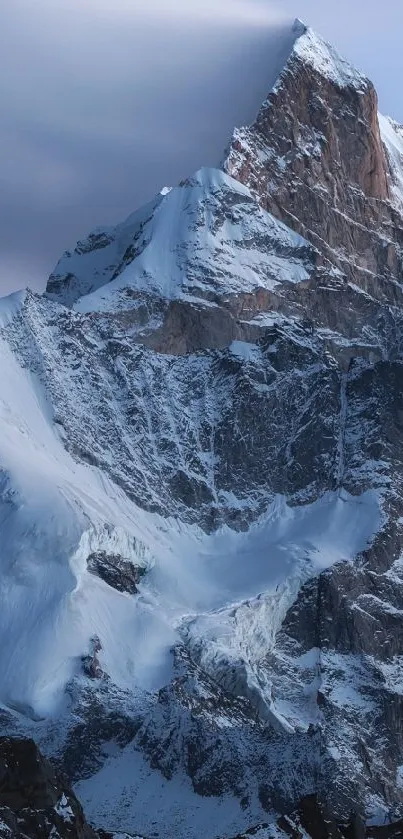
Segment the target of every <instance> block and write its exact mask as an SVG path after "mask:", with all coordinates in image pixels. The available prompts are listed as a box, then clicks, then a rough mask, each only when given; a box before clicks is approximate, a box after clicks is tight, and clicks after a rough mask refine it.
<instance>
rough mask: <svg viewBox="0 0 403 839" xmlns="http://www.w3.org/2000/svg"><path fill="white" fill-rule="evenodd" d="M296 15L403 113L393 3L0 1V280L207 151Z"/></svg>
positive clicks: (213, 152) (51, 259) (39, 281)
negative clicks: (349, 61)
mask: <svg viewBox="0 0 403 839" xmlns="http://www.w3.org/2000/svg"><path fill="white" fill-rule="evenodd" d="M296 16H298V17H300V18H302V19H303V20H304V22H305V23H308V24H309V25H311V26H313V27H314V28H315V29H316V30H317V31H318V32H320V33H321V34H322V35H323V36H324V37H326V38H327V39H328V40H331V41H332V42H333V43H334V44H335V46H336V47H338V48H339V49H340V51H341V52H342V53H343V54H344V55H345V57H346V58H348V59H349V60H351V61H352V62H353V63H354V64H356V65H357V66H358V67H359V68H360V69H362V70H363V71H364V72H365V73H366V74H367V75H368V76H369V77H370V78H371V79H372V80H373V81H374V82H375V84H376V86H377V88H378V92H379V96H380V106H381V110H383V111H384V112H386V113H391V114H392V115H393V116H394V117H395V118H396V119H398V120H400V121H402V122H403V99H402V97H401V92H400V80H401V78H402V76H403V53H402V51H401V31H402V26H403V3H402V2H401V0H384V1H383V3H382V14H380V13H379V0H376V2H375V0H354V4H352V2H351V0H338V2H337V3H325V2H323V0H147V2H144V0H57V3H56V2H55V0H8V2H6V3H3V4H1V10H0V56H1V70H2V72H1V73H0V101H1V103H2V114H1V121H0V294H6V293H9V292H10V291H13V290H15V289H17V288H21V287H24V286H27V285H29V286H31V287H32V288H35V289H38V290H40V289H42V288H44V286H45V283H46V279H47V276H48V275H49V273H50V272H51V270H52V269H53V267H54V265H55V264H56V262H57V260H58V258H59V257H60V256H61V254H62V252H63V251H64V250H66V249H67V248H71V247H73V246H74V244H75V242H76V240H77V239H78V238H80V237H83V236H84V235H86V234H87V233H88V232H89V231H90V230H91V229H92V228H94V227H95V226H97V225H102V224H114V223H118V222H119V221H122V220H123V219H124V218H125V216H126V215H128V214H129V213H130V212H132V211H133V210H134V209H135V208H136V207H138V206H139V205H140V204H142V203H144V202H145V201H147V200H149V199H150V198H151V197H152V196H153V195H154V193H155V192H157V191H158V190H159V189H160V188H161V187H162V186H165V185H172V184H175V183H177V182H178V181H179V180H180V179H181V178H182V177H185V176H186V175H188V174H190V173H191V172H193V171H195V170H196V169H197V168H198V167H200V166H202V165H217V164H218V163H219V161H220V158H221V157H222V154H223V150H224V148H225V146H226V144H227V143H228V140H229V138H230V135H231V131H232V128H233V127H234V126H235V125H237V124H244V123H247V122H250V121H251V120H252V119H253V117H254V115H255V113H256V111H257V109H258V107H259V105H260V103H261V101H262V100H263V99H264V98H265V95H266V94H267V92H268V90H269V89H270V87H271V85H272V84H273V82H274V80H275V77H276V74H277V72H278V70H279V69H280V67H281V64H282V61H283V60H284V57H285V55H286V54H287V50H288V49H289V38H290V25H291V23H292V20H293V19H294V18H295V17H296Z"/></svg>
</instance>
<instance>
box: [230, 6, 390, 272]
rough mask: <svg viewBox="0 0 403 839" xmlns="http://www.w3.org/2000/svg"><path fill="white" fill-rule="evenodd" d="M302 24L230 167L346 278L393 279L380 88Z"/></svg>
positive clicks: (233, 149) (237, 139) (236, 144)
mask: <svg viewBox="0 0 403 839" xmlns="http://www.w3.org/2000/svg"><path fill="white" fill-rule="evenodd" d="M295 31H296V35H297V37H296V40H295V43H294V47H293V50H292V52H291V54H290V56H289V58H288V61H287V63H286V65H285V67H284V69H283V71H282V72H281V74H280V76H279V78H278V80H277V82H276V84H275V86H274V88H273V89H272V90H271V92H270V93H269V95H268V97H267V99H266V101H265V102H264V103H263V105H262V107H261V109H260V111H259V113H258V115H257V118H256V120H255V122H254V123H253V124H252V125H251V126H250V127H248V128H241V129H237V130H236V131H235V132H234V135H233V139H232V143H231V146H230V149H229V152H228V155H227V157H226V160H225V163H224V168H225V170H226V171H227V172H228V173H229V174H231V175H232V176H233V177H234V178H237V179H238V180H240V181H241V182H242V183H244V184H246V185H247V186H248V187H249V188H250V189H251V191H252V193H253V194H254V195H255V196H256V197H257V198H258V200H259V202H260V203H261V205H262V206H263V207H264V208H265V209H267V210H269V212H271V213H273V214H274V215H275V216H277V217H278V218H280V219H281V220H282V221H284V222H286V223H287V224H288V225H289V226H290V227H292V228H293V229H295V230H297V231H298V232H299V233H301V234H302V235H303V236H305V237H306V238H307V239H308V240H310V241H311V242H312V243H313V244H314V245H315V246H316V247H318V248H319V249H320V250H321V251H322V252H323V253H324V255H325V256H326V257H327V258H328V259H329V261H330V263H331V264H332V265H333V266H334V267H336V268H337V269H338V270H339V271H340V270H341V271H342V274H343V275H344V276H345V277H346V278H347V279H352V280H353V281H354V282H355V283H357V284H359V285H361V286H363V287H366V285H367V283H368V279H369V276H370V274H371V273H372V274H376V275H378V276H383V277H385V278H396V277H397V276H398V275H399V273H400V270H401V259H400V255H399V248H396V245H395V244H392V243H391V242H390V235H389V231H390V227H391V225H396V207H395V205H394V204H392V203H391V192H390V169H389V164H388V159H387V156H386V154H385V149H384V145H383V143H382V139H381V133H380V128H379V121H378V113H377V106H378V102H377V95H376V91H375V89H374V87H373V85H372V83H371V82H370V81H369V80H368V79H366V78H365V77H364V76H363V75H362V74H361V73H360V72H358V71H357V70H355V69H354V68H353V67H352V66H351V65H350V64H348V63H347V62H346V61H345V60H344V59H342V58H341V57H340V56H339V55H338V53H337V51H336V50H335V49H334V48H333V47H331V46H330V45H329V44H327V43H326V42H325V41H324V40H322V39H321V38H320V37H319V36H318V35H316V34H315V33H314V32H313V31H312V30H311V29H309V28H307V27H305V26H304V24H302V23H301V22H300V21H296V23H295ZM397 226H398V227H399V225H397ZM398 239H399V241H398V242H397V243H396V244H398V245H401V244H402V234H401V231H400V232H399V231H398ZM368 272H369V273H368Z"/></svg>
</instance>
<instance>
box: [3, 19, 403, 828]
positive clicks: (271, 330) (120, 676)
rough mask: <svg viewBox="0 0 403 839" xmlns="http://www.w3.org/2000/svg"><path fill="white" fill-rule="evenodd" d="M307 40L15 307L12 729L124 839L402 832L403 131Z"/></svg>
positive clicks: (8, 370) (7, 710)
mask: <svg viewBox="0 0 403 839" xmlns="http://www.w3.org/2000/svg"><path fill="white" fill-rule="evenodd" d="M294 34H295V42H294V46H293V49H292V52H291V54H290V56H289V58H288V61H287V63H286V64H285V66H284V69H283V71H282V73H281V75H280V77H279V79H278V81H277V83H276V85H275V87H274V88H273V90H272V91H271V92H270V93H269V94H268V98H267V100H266V101H265V102H264V103H263V105H262V108H261V110H260V112H259V114H258V116H257V118H256V121H255V122H254V123H253V125H251V126H249V127H247V128H237V129H236V130H235V132H234V136H233V138H232V141H231V143H230V146H229V148H228V150H227V152H226V154H225V159H224V162H223V166H222V169H221V170H212V169H202V170H200V171H199V172H197V173H196V174H195V175H194V176H192V177H189V178H188V179H187V180H186V181H184V182H183V183H181V184H179V185H178V186H175V187H173V188H164V189H163V190H162V191H161V193H160V194H159V195H158V196H156V198H155V200H153V201H152V202H151V203H150V204H148V205H147V206H146V207H144V208H142V209H140V210H138V211H137V212H135V213H134V214H133V215H131V216H130V217H129V218H128V219H127V220H126V221H125V222H123V223H122V224H120V225H118V226H117V227H116V228H105V229H97V230H95V231H93V232H92V233H91V234H90V235H89V236H88V237H87V238H86V239H85V240H83V241H81V242H79V243H78V244H77V246H76V248H75V250H74V251H73V252H67V253H65V254H64V256H63V257H62V259H61V260H60V262H59V264H58V265H57V267H56V268H55V270H54V272H53V273H52V275H51V277H50V279H49V281H48V286H47V292H46V294H45V295H42V296H39V295H35V294H33V293H32V292H29V291H27V292H23V293H19V294H16V295H12V296H11V297H9V298H4V299H3V300H2V301H0V324H1V329H0V358H1V364H0V382H1V386H0V416H1V431H2V433H1V437H0V468H1V472H0V493H1V494H0V517H1V544H0V563H1V565H0V568H1V575H0V603H1V608H0V634H1V638H2V639H3V643H2V645H1V647H0V701H1V704H2V711H1V713H2V721H3V726H4V730H5V731H7V733H13V732H14V733H18V734H21V733H24V734H29V735H31V736H34V738H35V739H36V740H37V741H38V742H39V743H40V744H41V746H42V748H43V750H44V751H45V752H46V753H47V754H48V755H50V756H52V757H53V758H54V759H56V760H57V761H58V763H59V764H60V765H61V766H62V767H63V769H64V770H65V771H66V772H67V773H68V775H69V777H70V779H72V780H74V781H75V782H76V789H77V792H78V794H79V797H80V798H81V800H82V801H83V803H84V804H85V807H86V812H87V815H88V816H89V817H90V819H91V821H92V822H93V823H94V824H96V825H97V826H98V827H99V826H103V827H104V828H106V829H109V830H115V831H120V832H122V831H127V832H129V833H131V834H134V833H136V832H140V833H141V834H144V835H146V836H150V835H154V836H156V837H162V836H166V835H169V836H176V837H178V839H182V837H183V839H200V837H202V836H203V837H205V839H213V838H214V837H217V836H219V837H221V839H230V837H234V836H235V835H236V834H238V835H240V834H241V833H243V832H244V831H248V830H250V829H253V828H254V827H255V826H256V825H259V824H260V825H262V824H263V823H264V824H270V823H271V822H272V823H273V826H272V827H270V826H269V827H265V828H262V830H264V831H266V832H264V833H262V834H260V833H259V834H258V835H259V836H260V835H262V836H267V837H268V836H280V835H283V834H281V833H279V832H278V830H280V828H278V826H276V825H277V821H276V820H277V819H278V816H279V814H280V815H281V814H285V813H289V812H290V813H291V812H292V811H295V810H296V809H297V808H298V806H299V802H300V801H301V800H302V799H304V800H305V798H306V796H312V795H316V796H317V800H318V801H320V803H321V806H322V805H323V806H324V807H326V808H327V812H329V813H330V816H332V817H333V818H334V819H335V820H336V821H337V820H339V821H340V820H341V821H348V819H349V817H350V814H351V812H352V811H353V812H354V813H355V814H356V817H357V819H360V820H361V822H364V821H367V822H368V823H370V824H383V823H384V822H386V821H387V820H393V819H396V820H397V819H398V818H399V817H401V816H402V812H403V752H402V750H403V739H402V728H401V715H402V696H403V676H402V656H403V641H402V639H403V632H402V629H403V626H402V617H403V611H402V608H401V604H402V595H403V591H402V589H403V564H402V559H401V547H402V537H403V505H402V500H401V489H400V486H401V477H402V472H403V461H402V451H403V449H402V445H401V442H402V431H403V426H402V416H403V366H402V337H403V318H402V303H403V284H402V246H403V210H402V201H403V186H402V184H403V129H402V128H400V127H399V126H397V125H396V123H394V122H393V120H390V119H386V118H384V117H381V116H379V115H378V114H377V100H376V94H375V91H374V88H373V86H372V85H371V83H370V82H369V81H368V80H367V79H366V78H365V77H363V76H362V75H361V74H360V73H358V72H357V71H355V70H354V68H352V67H351V66H350V65H348V64H347V63H346V62H345V61H343V60H342V59H341V58H340V57H339V56H338V55H337V53H336V52H335V51H334V49H333V48H332V47H330V46H329V45H327V44H326V43H325V42H323V41H322V40H321V39H320V38H319V37H318V36H317V35H315V34H314V33H313V32H312V31H311V30H310V29H307V28H306V27H305V26H304V25H303V24H301V23H300V22H297V23H296V25H295V29H294ZM298 818H299V817H298ZM275 823H276V824H275ZM296 829H297V828H296ZM304 829H305V828H304ZM289 835H291V834H289ZM295 835H298V834H295Z"/></svg>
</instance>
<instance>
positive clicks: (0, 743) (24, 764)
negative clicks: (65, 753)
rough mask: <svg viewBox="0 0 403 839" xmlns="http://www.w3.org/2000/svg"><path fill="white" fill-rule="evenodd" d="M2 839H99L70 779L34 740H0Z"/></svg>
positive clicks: (0, 816)
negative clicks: (88, 822) (53, 765)
mask: <svg viewBox="0 0 403 839" xmlns="http://www.w3.org/2000/svg"><path fill="white" fill-rule="evenodd" d="M0 836H1V837H2V839H49V837H52V839H97V836H98V834H97V833H96V832H95V831H94V830H93V829H92V828H91V827H90V825H89V824H87V822H86V820H85V816H84V813H83V810H82V807H81V805H80V803H79V802H78V800H77V798H76V796H75V795H74V793H73V791H72V789H71V788H70V786H69V784H68V782H67V780H66V779H65V778H63V777H61V776H60V775H58V774H57V773H56V772H55V770H54V769H53V767H52V765H51V764H50V763H49V761H48V760H45V758H44V757H42V755H41V753H40V751H39V749H38V747H37V746H36V745H35V743H34V742H33V740H18V739H14V738H8V737H1V738H0Z"/></svg>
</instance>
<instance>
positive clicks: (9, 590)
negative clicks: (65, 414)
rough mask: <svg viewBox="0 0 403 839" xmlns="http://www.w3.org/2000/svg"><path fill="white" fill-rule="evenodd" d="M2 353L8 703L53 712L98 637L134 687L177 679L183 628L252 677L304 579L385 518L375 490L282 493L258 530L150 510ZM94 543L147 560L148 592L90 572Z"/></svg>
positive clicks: (1, 598) (208, 653) (111, 667)
mask: <svg viewBox="0 0 403 839" xmlns="http://www.w3.org/2000/svg"><path fill="white" fill-rule="evenodd" d="M21 305H22V303H21V302H20V303H19V302H18V300H16V299H15V297H13V298H12V299H11V300H9V301H5V302H3V304H2V309H3V321H4V319H6V320H7V321H8V323H9V319H10V317H11V318H12V317H13V312H14V316H15V314H16V313H18V308H19V306H21ZM0 358H1V365H0V422H1V427H2V435H1V440H0V459H1V464H2V469H3V471H2V473H1V508H0V509H1V533H2V540H1V546H0V563H1V565H0V567H1V575H0V635H1V637H7V639H8V641H9V643H7V644H6V645H2V647H1V651H0V674H1V676H0V698H1V700H2V701H3V702H4V703H5V704H8V705H10V706H12V707H16V708H19V709H25V710H26V711H27V712H28V713H30V714H31V715H34V716H41V715H47V714H49V713H50V714H52V713H55V712H56V711H57V708H58V704H59V703H60V702H61V701H62V699H63V691H64V688H65V685H66V683H67V682H68V681H69V680H70V679H71V678H72V677H73V675H75V674H77V673H79V672H80V671H81V656H83V655H85V654H86V653H87V652H88V650H89V647H90V640H91V638H92V637H93V636H95V635H97V636H99V638H100V640H101V644H102V653H101V655H100V660H101V664H102V666H103V667H104V669H105V670H106V672H108V674H109V675H110V677H111V679H112V680H113V682H115V683H116V684H117V685H119V686H120V687H123V688H126V689H130V690H131V691H133V692H136V691H140V692H141V691H154V690H156V689H158V688H159V687H161V686H162V685H164V684H166V683H167V682H168V681H169V678H170V673H171V657H170V649H171V647H172V645H173V644H175V642H177V641H178V640H180V639H187V643H188V644H189V645H190V646H191V647H192V648H193V649H194V650H196V648H198V649H200V655H201V656H202V658H203V663H204V666H205V668H206V670H210V671H211V672H213V671H214V669H215V668H216V665H217V659H218V658H219V659H220V660H221V661H223V660H226V661H229V660H234V661H239V660H242V661H244V662H245V664H246V667H247V669H248V672H249V670H250V673H251V678H253V675H252V674H253V668H254V667H255V665H256V664H257V663H258V662H259V660H260V658H261V657H262V655H263V654H264V651H265V649H266V651H267V649H268V648H269V646H270V643H272V642H273V639H274V636H275V632H276V630H277V629H278V627H279V626H280V624H281V620H282V617H283V616H284V614H285V611H286V609H287V608H288V606H289V605H290V604H291V602H292V601H293V599H294V598H295V596H296V593H297V591H298V588H299V586H300V585H301V582H303V581H304V580H306V579H307V578H308V577H309V576H310V575H312V574H315V573H318V572H319V571H320V570H322V569H323V568H326V567H328V566H329V565H331V564H332V563H334V562H337V561H340V560H346V559H353V557H354V556H355V555H356V553H357V552H358V551H360V550H361V549H363V548H364V547H365V545H366V544H367V542H368V540H369V539H371V537H372V535H373V534H374V533H375V532H376V530H377V528H378V527H379V523H380V519H379V503H378V499H377V497H376V495H374V494H371V493H367V494H365V495H364V496H362V497H361V498H353V497H349V496H338V495H331V494H330V495H327V496H325V497H323V498H322V499H320V500H319V501H318V502H316V503H314V504H312V505H306V506H304V507H300V508H290V507H288V506H287V503H286V501H285V499H284V498H281V497H279V498H277V499H276V500H275V501H274V502H273V503H272V504H271V505H270V506H269V508H268V509H267V513H266V514H265V516H264V517H263V518H262V519H261V520H259V521H258V522H257V523H256V524H255V525H254V526H253V527H252V528H251V529H250V530H249V531H248V532H247V533H239V532H236V531H234V530H231V529H230V528H228V527H226V528H222V529H220V530H219V531H218V532H216V533H213V534H210V535H207V534H206V533H204V532H203V531H202V530H200V529H199V528H198V527H196V526H191V525H185V524H183V523H180V522H179V521H175V520H164V519H161V518H160V517H158V516H157V515H155V514H154V515H152V514H150V513H146V512H144V511H141V510H139V509H138V508H137V507H136V506H135V505H134V503H133V502H131V501H129V499H128V498H127V496H125V494H124V492H123V491H122V490H121V489H119V487H117V486H116V485H114V484H113V483H112V481H111V480H110V479H109V478H108V477H107V476H106V475H105V474H103V473H102V472H101V471H100V470H99V469H97V468H96V467H91V466H86V465H84V464H81V463H79V462H77V461H76V460H73V458H72V456H71V455H70V454H69V453H68V452H67V451H66V449H65V447H64V446H63V443H62V440H61V439H60V436H59V433H58V431H57V430H56V429H57V426H55V424H54V422H53V417H52V409H51V406H50V404H49V403H48V401H47V399H46V396H45V393H44V390H43V387H42V385H41V384H40V382H39V380H38V378H37V377H36V376H35V374H34V373H32V372H30V371H28V370H27V369H24V368H23V367H21V366H20V364H19V363H18V362H17V360H16V358H15V356H14V354H13V352H12V351H11V349H10V347H9V345H8V343H7V342H6V341H5V340H4V338H3V339H2V340H1V344H0ZM358 511H359V514H360V515H359V525H357V512H358ZM96 550H105V551H109V552H110V553H120V554H121V555H123V556H124V557H126V558H128V559H129V560H131V561H133V562H134V563H137V564H139V563H140V564H143V565H145V566H146V567H147V568H148V569H149V570H148V573H147V574H146V576H145V578H144V581H143V583H142V585H141V592H140V595H139V596H132V595H128V594H124V593H120V592H118V591H116V590H115V589H113V588H111V586H108V585H107V584H106V583H105V582H103V581H102V580H100V579H98V578H97V577H94V576H93V575H91V574H90V573H89V572H88V571H87V568H86V559H87V557H88V556H89V554H90V553H91V552H93V551H96ZM256 599H257V605H256V607H253V609H252V610H251V608H250V604H251V603H253V602H254V601H255V600H256ZM245 604H246V605H245ZM253 611H255V614H253ZM262 615H264V619H263V618H262ZM258 621H260V622H261V623H262V625H263V626H264V627H265V629H264V636H260V638H259V635H258V634H256V631H255V626H256V623H257V622H258Z"/></svg>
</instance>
